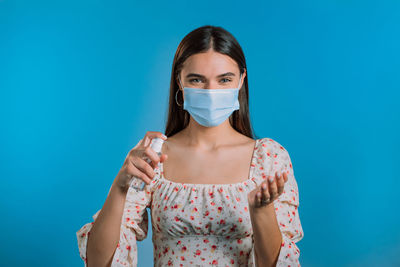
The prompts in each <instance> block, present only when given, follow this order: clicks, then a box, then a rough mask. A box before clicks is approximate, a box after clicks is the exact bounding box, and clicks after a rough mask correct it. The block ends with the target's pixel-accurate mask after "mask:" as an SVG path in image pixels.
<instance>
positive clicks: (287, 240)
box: [270, 141, 304, 267]
mask: <svg viewBox="0 0 400 267" xmlns="http://www.w3.org/2000/svg"><path fill="white" fill-rule="evenodd" d="M273 151H274V152H273V155H272V157H273V162H272V166H271V169H272V170H271V173H270V175H275V171H278V173H282V172H286V173H287V174H288V180H287V182H286V183H285V186H284V190H283V193H282V194H281V195H280V196H279V197H278V198H277V199H275V200H274V206H275V213H276V217H277V221H278V224H279V229H280V230H281V233H282V244H281V250H280V253H279V257H278V262H277V265H276V266H277V267H280V266H292V267H294V266H300V261H299V258H300V249H299V248H298V246H297V245H296V243H297V242H298V241H300V240H301V239H302V238H303V236H304V232H303V228H302V226H301V222H300V216H299V210H298V207H299V205H300V203H299V190H298V186H297V182H296V179H295V177H294V172H293V165H292V161H291V159H290V156H289V152H288V151H287V150H286V149H285V148H284V147H283V146H282V145H281V144H279V143H278V142H277V141H273Z"/></svg>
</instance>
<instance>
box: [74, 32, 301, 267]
mask: <svg viewBox="0 0 400 267" xmlns="http://www.w3.org/2000/svg"><path fill="white" fill-rule="evenodd" d="M178 96H180V97H178ZM248 99H249V97H248V84H247V67H246V62H245V58H244V55H243V52H242V49H241V47H240V45H239V44H238V42H237V41H236V39H235V38H234V37H233V36H232V35H231V34H230V33H229V32H227V31H226V30H224V29H223V28H221V27H213V26H204V27H200V28H198V29H195V30H194V31H192V32H190V33H189V34H188V35H187V36H186V37H185V38H184V39H183V40H182V42H181V43H180V45H179V47H178V49H177V52H176V54H175V58H174V62H173V67H172V75H171V84H170V97H169V100H170V102H169V114H168V121H167V126H166V131H165V133H166V136H163V134H162V133H160V132H147V133H146V135H145V137H144V138H143V139H142V140H140V141H139V143H138V144H137V145H136V146H135V147H134V148H133V149H132V150H131V151H130V152H129V154H128V156H127V157H126V159H125V162H124V164H123V166H122V168H121V170H120V171H119V173H118V175H117V176H116V178H115V180H114V182H113V184H112V186H111V188H110V191H109V193H108V196H107V199H106V201H105V203H104V206H103V208H102V209H101V210H99V211H97V212H96V213H95V214H94V215H93V219H94V220H95V221H94V222H91V223H87V224H85V225H84V226H83V227H82V228H81V229H80V230H79V231H78V232H77V238H78V245H79V251H80V256H81V258H82V259H83V260H84V262H85V266H86V265H89V266H110V265H111V266H136V265H137V256H138V255H137V244H136V240H139V241H140V240H143V239H144V238H146V236H147V230H148V213H147V209H146V208H150V211H151V220H152V231H153V237H152V240H153V244H154V265H155V266H193V265H194V266H208V265H217V266H300V263H299V256H300V251H299V249H298V247H297V246H296V244H295V243H296V242H298V241H299V240H301V239H302V238H303V229H302V226H301V223H300V218H299V213H298V210H297V208H298V206H299V195H298V188H297V183H296V180H295V178H294V173H293V168H292V164H291V160H290V157H289V154H288V152H287V151H286V149H285V148H284V147H283V146H281V145H280V144H279V143H278V142H277V141H275V140H273V139H271V138H266V137H265V138H261V139H254V138H253V133H252V130H251V127H250V119H249V109H248ZM155 137H159V138H163V139H164V140H165V141H164V144H163V146H162V151H161V152H162V154H161V156H158V155H157V154H156V153H155V151H154V150H153V149H151V148H150V147H149V144H150V141H151V139H152V138H155ZM143 157H148V158H150V159H151V162H150V164H148V163H147V162H146V161H145V160H143ZM165 163H166V164H165ZM132 176H135V177H139V178H140V179H142V180H143V181H145V182H146V185H145V188H144V190H143V191H136V190H134V189H132V188H131V187H130V186H129V183H130V181H131V177H132ZM89 234H90V238H88V237H89Z"/></svg>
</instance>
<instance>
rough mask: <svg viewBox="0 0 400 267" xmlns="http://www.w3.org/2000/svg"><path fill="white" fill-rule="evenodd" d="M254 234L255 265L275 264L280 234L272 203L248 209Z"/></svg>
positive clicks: (279, 247)
mask: <svg viewBox="0 0 400 267" xmlns="http://www.w3.org/2000/svg"><path fill="white" fill-rule="evenodd" d="M250 217H251V223H252V226H253V236H254V253H255V254H254V256H255V264H256V266H276V263H277V260H278V256H279V251H280V249H281V244H282V235H281V231H280V229H279V226H278V221H277V218H276V215H275V212H274V206H273V204H272V203H271V204H269V205H268V206H266V207H265V208H255V209H254V208H251V209H250Z"/></svg>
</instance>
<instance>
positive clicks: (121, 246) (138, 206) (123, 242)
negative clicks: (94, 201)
mask: <svg viewBox="0 0 400 267" xmlns="http://www.w3.org/2000/svg"><path fill="white" fill-rule="evenodd" d="M151 185H152V183H150V185H147V184H146V185H145V187H144V190H143V191H136V190H135V189H133V188H129V190H128V192H127V195H126V200H125V206H124V212H123V215H122V221H121V230H120V239H119V242H118V245H117V248H116V250H115V253H114V256H113V259H112V263H111V267H117V266H125V267H126V266H132V267H136V266H137V244H136V241H141V240H143V239H145V238H146V237H147V231H148V213H147V209H146V208H147V207H150V205H151V204H150V202H151V191H150V187H151ZM100 211H101V209H100V210H98V211H97V212H96V213H95V214H94V215H93V216H92V217H93V222H89V223H87V224H85V225H83V226H82V228H81V229H79V230H78V231H77V232H76V236H77V239H78V248H79V254H80V257H81V259H82V260H83V261H84V264H85V267H86V266H87V259H86V246H87V240H88V236H89V235H90V230H91V228H92V225H93V223H94V220H96V218H97V216H98V214H99V212H100Z"/></svg>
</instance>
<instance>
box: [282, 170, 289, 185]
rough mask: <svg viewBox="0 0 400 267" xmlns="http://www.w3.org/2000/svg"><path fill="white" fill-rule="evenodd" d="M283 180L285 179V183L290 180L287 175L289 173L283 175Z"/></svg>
mask: <svg viewBox="0 0 400 267" xmlns="http://www.w3.org/2000/svg"><path fill="white" fill-rule="evenodd" d="M283 175H284V176H283V179H284V181H285V183H286V182H287V181H288V179H289V175H288V174H287V172H284V173H283Z"/></svg>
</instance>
